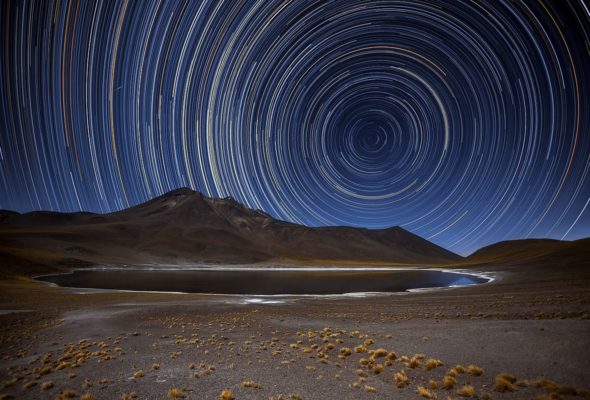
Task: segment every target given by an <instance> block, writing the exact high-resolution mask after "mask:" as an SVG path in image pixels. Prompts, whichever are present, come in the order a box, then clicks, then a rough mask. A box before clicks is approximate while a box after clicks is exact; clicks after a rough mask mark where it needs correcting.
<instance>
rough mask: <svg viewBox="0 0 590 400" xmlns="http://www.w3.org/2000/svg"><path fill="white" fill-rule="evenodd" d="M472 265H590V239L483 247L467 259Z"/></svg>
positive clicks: (533, 240) (531, 240)
mask: <svg viewBox="0 0 590 400" xmlns="http://www.w3.org/2000/svg"><path fill="white" fill-rule="evenodd" d="M465 262H466V263H469V264H475V263H477V264H491V263H494V264H505V265H509V264H513V265H515V264H524V263H527V264H528V263H534V264H548V263H551V264H555V265H579V266H583V265H586V266H587V265H589V264H590V238H586V239H580V240H575V241H572V242H569V241H561V240H553V239H522V240H509V241H504V242H499V243H495V244H492V245H490V246H486V247H483V248H481V249H479V250H477V251H476V252H474V253H473V254H471V255H470V256H469V257H467V258H466V259H465Z"/></svg>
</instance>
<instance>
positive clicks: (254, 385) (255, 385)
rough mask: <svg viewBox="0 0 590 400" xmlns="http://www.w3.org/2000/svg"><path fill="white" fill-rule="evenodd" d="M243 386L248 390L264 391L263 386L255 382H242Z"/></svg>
mask: <svg viewBox="0 0 590 400" xmlns="http://www.w3.org/2000/svg"><path fill="white" fill-rule="evenodd" d="M242 386H243V387H247V388H254V389H262V385H261V384H260V383H256V382H254V381H244V382H242Z"/></svg>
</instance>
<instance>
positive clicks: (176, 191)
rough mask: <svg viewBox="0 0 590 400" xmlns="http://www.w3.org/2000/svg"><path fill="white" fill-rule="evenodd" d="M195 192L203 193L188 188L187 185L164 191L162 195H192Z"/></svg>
mask: <svg viewBox="0 0 590 400" xmlns="http://www.w3.org/2000/svg"><path fill="white" fill-rule="evenodd" d="M193 194H201V193H200V192H197V191H194V190H192V189H190V188H187V187H181V188H178V189H174V190H171V191H169V192H166V193H164V194H163V195H162V197H177V196H190V195H193ZM201 195H202V194H201Z"/></svg>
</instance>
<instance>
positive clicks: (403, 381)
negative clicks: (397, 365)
mask: <svg viewBox="0 0 590 400" xmlns="http://www.w3.org/2000/svg"><path fill="white" fill-rule="evenodd" d="M393 380H394V381H395V384H396V385H397V387H398V388H403V387H406V386H408V385H409V384H410V378H408V375H406V371H404V370H403V369H402V370H401V371H400V372H396V373H395V374H394V375H393Z"/></svg>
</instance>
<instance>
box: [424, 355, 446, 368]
mask: <svg viewBox="0 0 590 400" xmlns="http://www.w3.org/2000/svg"><path fill="white" fill-rule="evenodd" d="M441 365H443V363H442V361H441V360H437V359H434V358H429V359H428V360H426V362H425V363H424V369H425V370H426V371H430V370H431V369H434V368H436V367H440V366H441Z"/></svg>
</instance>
